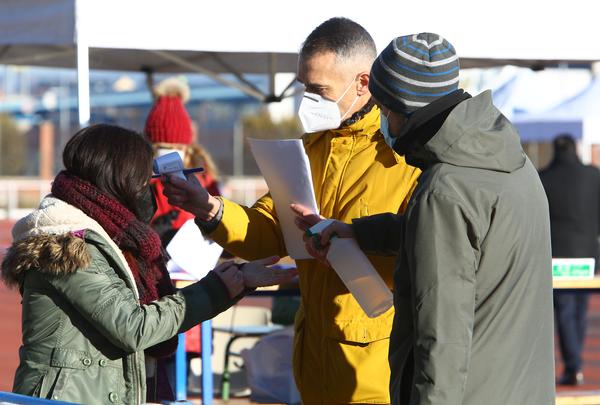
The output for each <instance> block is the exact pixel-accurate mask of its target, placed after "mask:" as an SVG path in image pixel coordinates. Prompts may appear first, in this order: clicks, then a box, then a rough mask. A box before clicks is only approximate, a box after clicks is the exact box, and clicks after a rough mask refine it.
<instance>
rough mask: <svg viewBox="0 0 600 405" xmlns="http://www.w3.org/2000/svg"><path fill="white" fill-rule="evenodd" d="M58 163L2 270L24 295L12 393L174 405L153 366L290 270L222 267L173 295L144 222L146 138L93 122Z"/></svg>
mask: <svg viewBox="0 0 600 405" xmlns="http://www.w3.org/2000/svg"><path fill="white" fill-rule="evenodd" d="M63 162H64V166H65V169H66V170H64V171H62V172H61V173H59V174H58V175H57V176H56V178H55V179H54V182H53V184H52V193H51V194H50V195H48V196H47V197H45V198H44V199H43V200H42V202H41V203H40V206H39V208H38V209H37V210H35V211H34V212H33V213H31V214H30V215H28V216H26V217H25V218H23V219H21V220H20V221H19V222H18V223H17V224H16V225H15V227H14V228H13V240H14V242H13V244H12V246H11V248H10V249H9V251H8V252H7V254H6V256H5V259H4V261H3V263H2V278H3V281H4V282H5V283H6V284H7V285H9V286H13V287H17V288H19V290H20V292H21V295H22V297H23V300H22V306H23V311H22V334H23V343H22V346H21V348H20V350H19V356H20V364H19V367H18V369H17V371H16V375H15V381H14V386H13V391H14V392H16V393H20V394H25V395H30V396H35V397H42V398H48V399H58V400H63V401H70V402H77V403H84V404H113V403H122V404H123V403H124V404H141V403H143V402H146V401H147V400H148V401H159V400H164V399H169V398H172V390H171V388H170V386H169V385H168V381H167V378H166V373H165V370H164V368H163V367H162V362H161V359H162V358H164V357H166V356H169V355H170V354H172V353H173V352H174V351H175V349H176V346H177V334H178V333H180V332H184V331H186V330H187V329H189V328H190V327H192V326H194V325H196V324H198V323H200V322H202V321H204V320H206V319H210V318H212V317H214V316H215V315H217V314H219V313H220V312H222V311H224V310H226V309H227V308H229V307H230V306H231V305H233V304H234V303H235V302H236V301H237V300H238V299H239V298H241V297H242V296H243V294H244V291H247V290H248V289H252V288H255V287H258V286H264V285H271V284H278V283H281V282H286V281H289V280H290V279H291V278H292V277H293V276H294V272H293V271H277V270H274V269H271V268H268V267H265V265H268V264H273V263H274V262H275V261H276V260H277V258H268V259H264V260H258V261H255V262H250V263H248V264H246V265H244V266H243V268H240V267H239V266H238V265H236V264H235V263H232V262H229V263H223V264H221V265H220V266H218V267H217V268H216V269H214V270H213V271H212V272H210V273H209V274H208V275H207V276H206V277H205V278H203V279H202V280H200V281H199V282H197V283H195V284H192V285H190V286H188V287H186V288H184V289H181V290H178V291H176V290H175V289H174V288H173V286H172V283H171V280H170V278H169V275H168V272H167V271H166V267H165V254H164V251H163V250H162V248H161V244H160V239H159V237H158V235H157V234H156V233H155V232H154V231H153V230H152V229H151V228H150V227H149V225H148V222H149V220H150V219H151V218H152V215H153V213H154V209H153V207H154V206H155V205H154V203H153V202H154V196H153V194H152V191H151V189H150V187H149V180H150V178H151V175H152V148H151V146H150V144H149V143H148V142H147V140H146V139H145V138H144V137H142V136H141V135H139V134H137V133H135V132H132V131H129V130H126V129H123V128H120V127H116V126H110V125H102V124H101V125H94V126H91V127H88V128H85V129H83V130H81V131H79V132H78V133H77V134H75V135H74V136H73V138H72V139H71V140H70V141H69V142H68V143H67V145H66V147H65V150H64V153H63ZM147 377H148V378H147ZM147 387H148V389H147Z"/></svg>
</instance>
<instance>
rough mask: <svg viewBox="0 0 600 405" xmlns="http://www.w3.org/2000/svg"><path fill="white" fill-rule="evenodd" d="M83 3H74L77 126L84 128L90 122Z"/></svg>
mask: <svg viewBox="0 0 600 405" xmlns="http://www.w3.org/2000/svg"><path fill="white" fill-rule="evenodd" d="M83 3H84V1H82V0H76V2H75V27H76V28H75V29H76V32H77V34H76V35H77V99H78V111H79V126H80V127H84V126H86V125H87V124H88V123H89V121H90V58H89V48H88V44H87V38H86V36H85V29H84V28H83V27H84V25H85V21H84V18H83V8H84V5H83Z"/></svg>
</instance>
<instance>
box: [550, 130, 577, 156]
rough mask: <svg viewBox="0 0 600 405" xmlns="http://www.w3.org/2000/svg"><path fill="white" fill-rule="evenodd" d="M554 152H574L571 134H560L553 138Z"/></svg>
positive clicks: (575, 148) (575, 150)
mask: <svg viewBox="0 0 600 405" xmlns="http://www.w3.org/2000/svg"><path fill="white" fill-rule="evenodd" d="M553 145H554V153H555V154H557V153H565V152H567V153H576V152H577V147H576V145H575V139H574V138H573V136H572V135H571V134H560V135H558V136H557V137H556V138H554V142H553Z"/></svg>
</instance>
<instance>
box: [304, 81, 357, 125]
mask: <svg viewBox="0 0 600 405" xmlns="http://www.w3.org/2000/svg"><path fill="white" fill-rule="evenodd" d="M355 81H356V79H355V80H352V83H350V84H349V85H348V87H346V90H345V91H344V93H343V94H342V95H341V96H340V97H339V98H338V99H337V100H336V101H332V100H328V99H326V98H323V97H322V96H320V95H318V94H314V93H308V92H304V96H303V98H302V102H301V103H300V109H299V110H298V116H299V117H300V122H301V123H302V127H303V128H304V132H308V133H311V132H319V131H326V130H328V129H335V128H338V127H339V126H340V124H341V123H342V118H343V117H345V116H346V114H348V111H350V109H351V108H352V107H353V106H354V103H356V100H358V97H359V96H358V95H357V96H356V97H355V98H354V101H353V102H352V104H351V105H350V107H348V110H346V112H345V113H344V115H341V114H340V109H339V107H338V103H339V102H340V100H341V99H342V98H344V96H345V95H346V93H347V92H348V90H350V87H352V84H354V82H355Z"/></svg>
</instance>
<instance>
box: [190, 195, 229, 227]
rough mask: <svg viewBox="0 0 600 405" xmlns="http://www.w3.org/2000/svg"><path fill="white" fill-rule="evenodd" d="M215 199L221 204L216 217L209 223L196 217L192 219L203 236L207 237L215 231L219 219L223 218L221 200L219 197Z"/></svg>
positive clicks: (219, 221)
mask: <svg viewBox="0 0 600 405" xmlns="http://www.w3.org/2000/svg"><path fill="white" fill-rule="evenodd" d="M216 198H217V199H218V200H219V201H220V202H221V205H220V206H219V210H218V211H217V213H216V215H215V216H214V217H213V218H212V219H211V220H210V221H203V220H201V219H200V218H198V217H196V218H195V219H194V222H195V223H196V225H197V226H198V228H200V231H201V232H202V234H203V235H208V234H210V233H211V232H213V231H214V230H215V229H217V227H218V226H219V223H221V219H222V218H223V200H222V199H221V198H220V197H216Z"/></svg>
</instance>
